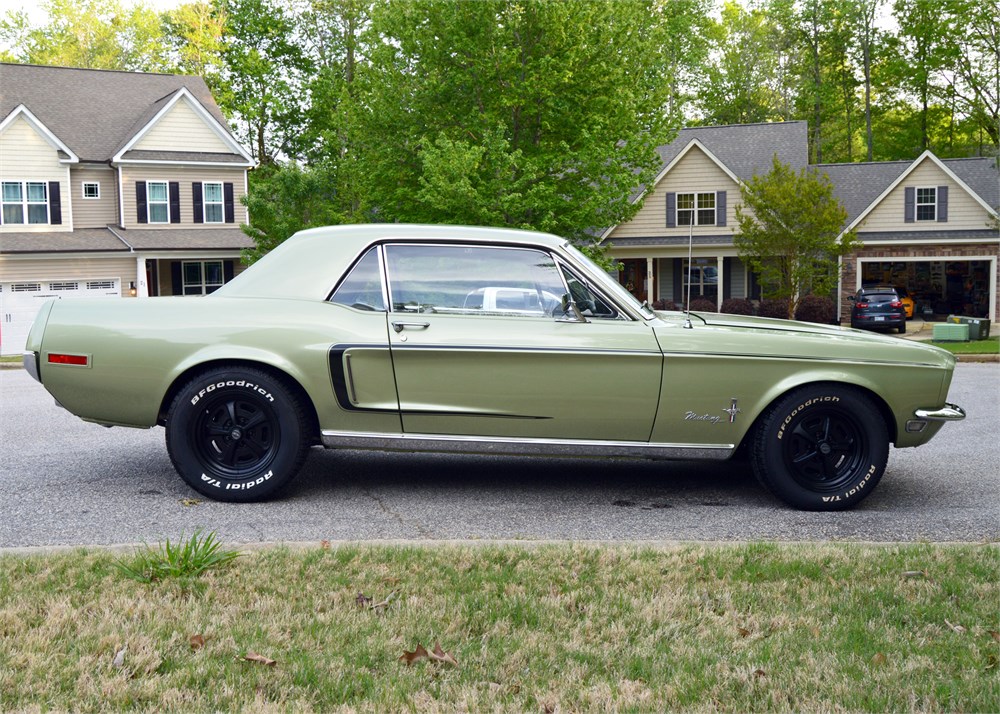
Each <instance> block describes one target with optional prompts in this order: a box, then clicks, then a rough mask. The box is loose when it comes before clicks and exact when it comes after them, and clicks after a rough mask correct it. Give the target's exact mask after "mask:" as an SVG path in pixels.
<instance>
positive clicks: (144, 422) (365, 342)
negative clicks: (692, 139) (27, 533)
mask: <svg viewBox="0 0 1000 714" xmlns="http://www.w3.org/2000/svg"><path fill="white" fill-rule="evenodd" d="M500 288H509V289H511V294H512V295H520V296H521V297H522V300H521V301H520V302H518V309H506V308H505V307H503V305H502V303H503V300H499V301H498V300H496V299H494V300H492V302H491V301H490V299H486V300H480V299H479V297H480V296H484V295H488V294H490V292H491V291H492V293H493V295H494V297H495V294H496V291H497V289H500ZM528 292H530V293H533V294H534V299H533V300H531V301H529V302H525V301H524V300H523V296H524V295H526V294H527V293H528ZM470 296H471V297H470ZM551 296H558V300H557V301H555V304H552V303H553V300H552V297H551ZM525 305H531V306H534V307H535V308H538V307H539V306H546V309H525ZM24 363H25V367H26V368H27V370H28V371H29V372H30V373H31V374H32V375H33V376H34V377H35V378H36V379H37V380H39V381H40V382H41V383H42V384H43V385H44V387H45V388H46V389H47V390H48V391H49V392H50V393H51V394H52V395H53V396H54V397H55V399H56V401H57V402H58V403H59V404H60V405H62V406H63V407H65V408H66V409H68V410H69V411H70V412H72V413H73V414H76V415H77V416H79V417H81V418H82V419H85V420H87V421H90V422H95V423H97V424H102V425H105V426H127V427H139V428H148V427H153V426H157V425H159V426H164V427H165V437H166V447H167V451H168V453H169V455H170V458H171V460H172V462H173V464H174V466H175V468H176V470H177V471H178V473H179V474H180V475H181V476H182V477H183V479H184V480H185V481H186V482H187V483H188V484H189V485H190V486H191V487H192V488H194V489H195V490H196V491H199V492H200V493H202V494H204V495H206V496H210V497H212V498H215V499H219V500H225V501H255V500H261V499H265V498H268V497H271V496H273V495H275V494H277V493H278V492H279V491H280V490H281V489H282V487H284V486H285V485H287V484H288V483H289V481H291V479H292V478H293V477H294V476H295V474H296V472H297V471H298V470H299V468H300V466H301V465H302V463H303V460H304V459H305V458H306V456H307V454H308V452H309V450H310V447H312V446H314V445H322V446H325V447H328V448H351V449H378V450H399V451H438V452H461V453H488V454H503V455H507V454H509V455H533V454H546V455H560V456H570V455H579V456H587V457H615V458H621V457H636V458H652V459H665V460H669V459H714V460H721V459H730V458H732V457H734V456H735V455H740V458H743V456H742V455H743V454H746V457H748V458H749V460H750V464H751V466H752V469H753V472H754V473H755V474H756V476H757V478H758V479H759V480H760V482H761V483H762V484H763V485H764V486H765V487H767V488H769V489H770V490H771V491H772V492H773V493H774V494H776V495H777V496H778V497H779V498H781V499H783V500H784V501H786V502H787V503H789V504H791V505H793V506H796V507H799V508H804V509H813V510H838V509H844V508H849V507H851V506H854V505H856V504H857V503H859V502H860V501H861V500H862V499H864V498H865V497H866V496H868V495H869V494H870V493H871V492H872V491H873V490H874V488H875V486H876V484H877V483H878V482H879V480H880V479H881V478H882V474H883V472H884V471H885V468H886V462H887V460H888V449H889V444H890V443H892V444H894V445H895V446H896V447H913V446H919V445H921V444H924V443H926V442H927V441H928V440H929V439H931V438H932V437H933V436H934V435H935V434H936V433H937V432H938V430H939V429H940V428H941V427H942V425H943V424H944V423H945V422H946V421H951V420H958V419H962V418H963V417H964V412H963V411H962V410H961V409H960V408H959V407H957V406H954V405H952V404H949V403H948V402H947V401H946V398H947V394H948V388H949V385H950V383H951V379H952V373H953V370H954V366H955V358H954V357H953V356H952V355H951V354H949V353H948V352H945V351H944V350H940V349H937V348H935V347H931V346H926V345H921V344H915V343H912V342H907V341H904V340H898V339H894V338H891V337H887V336H882V335H874V334H870V333H864V332H861V331H857V330H851V329H847V328H840V327H831V326H823V325H816V324H807V323H799V322H789V321H785V320H773V319H763V318H751V317H740V316H735V315H723V314H685V313H680V312H670V313H656V312H654V311H653V310H651V309H650V308H649V307H648V306H647V305H645V304H642V303H640V302H638V301H637V300H636V299H635V298H633V297H632V295H630V294H629V293H628V292H627V291H626V290H625V289H624V288H623V287H622V286H620V285H619V284H618V283H617V281H615V280H614V279H613V278H611V277H610V276H609V275H608V274H607V273H606V272H604V271H603V270H601V269H600V268H599V267H598V266H596V265H595V264H594V263H592V262H591V261H590V260H589V259H587V258H586V257H585V256H584V255H583V254H582V253H581V252H580V251H579V250H577V249H576V248H575V247H574V246H573V245H572V244H571V243H570V242H569V241H567V240H565V239H562V238H559V237H556V236H552V235H544V234H539V233H533V232H526V231H515V230H502V229H491V228H469V227H458V226H404V225H393V224H386V225H369V226H342V227H331V228H316V229H310V230H306V231H302V232H300V233H298V234H297V235H295V236H293V237H292V238H290V239H289V240H288V241H286V242H285V243H283V244H282V245H280V246H279V247H278V248H277V249H275V250H274V251H272V252H271V253H269V254H268V255H267V256H266V257H265V258H263V259H262V260H260V261H258V262H257V263H255V264H253V265H252V266H250V267H249V268H248V269H247V270H245V271H244V272H243V273H241V274H239V275H237V276H236V277H235V279H233V280H232V281H231V282H229V283H227V284H226V285H225V286H223V287H222V288H220V289H219V290H217V291H216V292H215V293H213V294H211V295H209V296H206V297H202V298H183V297H177V298H172V297H160V298H148V299H141V298H140V299H131V300H130V299H109V300H108V301H98V300H54V301H50V302H48V303H46V304H45V305H44V306H43V307H42V309H41V311H40V313H39V315H38V317H37V319H36V321H35V323H34V325H33V327H32V329H31V332H30V334H29V337H28V343H27V351H26V353H25V356H24Z"/></svg>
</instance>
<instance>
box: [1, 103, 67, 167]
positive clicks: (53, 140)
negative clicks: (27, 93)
mask: <svg viewBox="0 0 1000 714" xmlns="http://www.w3.org/2000/svg"><path fill="white" fill-rule="evenodd" d="M18 117H20V118H21V119H23V120H24V121H25V122H26V123H27V124H28V126H30V127H31V128H32V129H34V130H35V132H36V133H37V134H38V135H39V136H41V137H42V138H43V139H44V140H45V142H46V143H47V144H48V145H49V146H51V147H52V148H53V149H54V150H55V151H57V152H62V155H61V156H60V157H59V161H60V162H61V163H64V164H75V163H78V162H79V161H80V159H79V157H78V156H77V155H76V154H75V153H73V150H72V149H70V148H69V147H68V146H66V144H65V143H63V141H62V140H61V139H60V138H59V137H58V136H56V135H55V134H53V133H52V131H51V130H50V129H49V128H48V127H47V126H45V125H44V124H43V123H42V122H40V121H39V120H38V117H36V116H35V115H34V114H32V113H31V111H30V110H29V109H28V108H27V107H26V106H24V105H23V104H20V105H18V106H17V107H16V108H15V109H14V111H12V112H11V113H10V114H8V115H7V116H6V117H4V119H3V121H0V134H2V133H4V132H5V131H6V130H7V129H8V128H9V127H11V126H13V124H14V122H15V121H16V120H17V119H18Z"/></svg>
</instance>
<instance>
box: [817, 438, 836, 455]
mask: <svg viewBox="0 0 1000 714" xmlns="http://www.w3.org/2000/svg"><path fill="white" fill-rule="evenodd" d="M831 451H833V449H831V448H830V445H829V444H827V443H826V442H825V441H824V442H823V443H822V444H820V445H819V453H821V454H823V456H829V455H830V452H831Z"/></svg>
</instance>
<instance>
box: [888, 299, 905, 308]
mask: <svg viewBox="0 0 1000 714" xmlns="http://www.w3.org/2000/svg"><path fill="white" fill-rule="evenodd" d="M889 307H903V303H901V302H900V301H899V300H893V301H892V302H891V303H889Z"/></svg>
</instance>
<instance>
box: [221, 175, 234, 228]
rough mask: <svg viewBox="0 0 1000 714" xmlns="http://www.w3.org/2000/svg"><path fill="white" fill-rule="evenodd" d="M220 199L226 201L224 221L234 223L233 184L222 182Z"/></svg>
mask: <svg viewBox="0 0 1000 714" xmlns="http://www.w3.org/2000/svg"><path fill="white" fill-rule="evenodd" d="M222 199H223V200H224V201H225V202H226V223H235V222H236V205H235V204H234V203H233V184H231V183H224V184H222Z"/></svg>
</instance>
